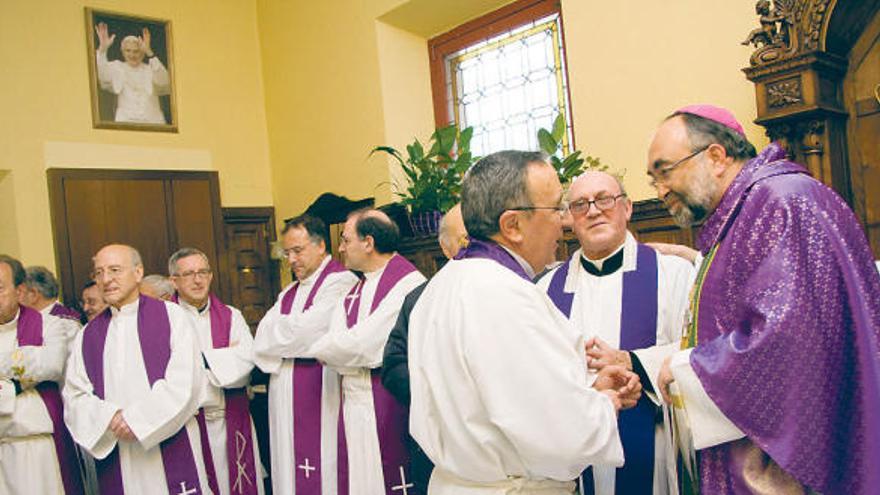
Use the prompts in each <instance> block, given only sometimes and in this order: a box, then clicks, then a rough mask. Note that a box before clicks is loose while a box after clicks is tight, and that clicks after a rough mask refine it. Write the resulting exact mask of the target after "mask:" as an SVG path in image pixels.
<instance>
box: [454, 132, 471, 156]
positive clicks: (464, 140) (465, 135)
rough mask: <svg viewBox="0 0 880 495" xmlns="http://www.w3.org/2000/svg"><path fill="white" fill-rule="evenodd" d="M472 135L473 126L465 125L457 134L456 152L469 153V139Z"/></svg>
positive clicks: (460, 153)
mask: <svg viewBox="0 0 880 495" xmlns="http://www.w3.org/2000/svg"><path fill="white" fill-rule="evenodd" d="M473 137H474V128H473V127H466V128H465V129H464V130H463V131H461V134H459V135H458V154H459V155H462V154H464V153H470V151H471V139H472V138H473Z"/></svg>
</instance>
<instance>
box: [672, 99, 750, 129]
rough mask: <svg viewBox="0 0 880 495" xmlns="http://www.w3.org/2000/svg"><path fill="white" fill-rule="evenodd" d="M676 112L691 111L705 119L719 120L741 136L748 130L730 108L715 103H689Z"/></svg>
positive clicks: (690, 112) (692, 113)
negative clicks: (744, 128) (717, 105)
mask: <svg viewBox="0 0 880 495" xmlns="http://www.w3.org/2000/svg"><path fill="white" fill-rule="evenodd" d="M675 113H689V114H691V115H696V116H699V117H703V118H704V119H709V120H712V121H714V122H718V123H719V124H721V125H723V126H725V127H727V128H730V129H733V130H734V131H736V132H737V133H738V134H739V135H741V136H745V135H746V132H745V131H744V130H743V126H742V125H740V123H739V122H738V121H737V120H736V117H734V116H733V114H732V113H731V112H730V110H727V109H724V108H721V107H716V106H715V105H705V104H702V105H688V106H685V107H681V108H679V109H678V110H676V111H675Z"/></svg>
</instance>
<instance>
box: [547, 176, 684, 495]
mask: <svg viewBox="0 0 880 495" xmlns="http://www.w3.org/2000/svg"><path fill="white" fill-rule="evenodd" d="M568 209H569V212H570V213H571V216H572V231H573V232H574V234H575V236H576V237H577V239H578V242H579V243H580V249H578V250H577V251H575V252H574V254H573V255H572V256H571V257H570V259H568V260H567V261H566V262H565V263H563V264H562V265H560V266H558V267H556V268H554V269H553V270H551V271H549V272H548V273H546V274H545V275H544V276H543V277H542V278H541V279H540V280H539V281H538V286H539V287H540V288H541V289H543V290H544V291H546V292H547V293H548V295H549V296H550V299H551V300H553V303H554V304H556V306H557V307H558V308H559V310H560V311H562V313H563V314H565V315H566V316H567V317H568V318H569V320H570V321H571V322H572V323H573V324H574V326H575V328H576V329H577V330H580V331H581V332H582V333H583V334H584V336H585V337H587V339H588V340H587V344H588V358H589V366H590V368H592V369H601V368H602V367H604V366H607V365H609V364H617V365H622V366H625V367H626V368H627V369H628V370H631V371H634V372H635V373H637V374H638V375H639V378H640V381H641V383H642V384H643V386H644V390H645V392H646V393H645V394H644V395H643V396H642V398H641V399H640V400H639V403H638V404H637V405H636V407H634V408H632V409H630V410H627V411H623V412H622V413H621V414H620V418H619V420H618V427H619V429H620V437H621V443H622V444H623V452H624V457H625V464H624V466H623V467H621V468H617V469H615V468H614V467H613V466H603V465H594V466H592V467H591V469H588V470H587V471H585V472H584V474H583V476H582V483H583V485H584V486H583V488H582V489H581V493H583V494H586V493H595V494H596V495H612V494H615V493H618V494H626V495H651V494H655V495H661V494H666V493H677V492H678V488H677V486H676V485H677V484H676V476H675V455H674V452H675V451H674V449H673V446H672V443H671V441H669V434H670V429H669V426H668V425H665V424H664V421H663V418H664V417H665V415H664V414H663V413H662V412H663V411H662V408H663V407H664V406H663V400H662V397H661V395H660V393H659V392H655V391H657V383H656V379H657V375H658V374H659V372H660V367H661V365H662V364H663V359H664V358H666V356H669V355H671V354H672V353H674V352H675V351H676V350H678V347H679V345H680V342H681V336H682V329H683V328H684V318H685V313H686V310H687V301H688V291H689V290H690V287H691V284H692V283H693V276H694V268H693V265H692V264H691V263H688V262H687V261H685V260H684V259H682V258H679V257H678V256H671V255H663V254H660V253H658V252H656V251H655V250H653V249H652V248H650V247H648V246H647V245H644V244H640V243H638V242H636V240H635V237H633V235H632V234H631V233H630V232H629V231H628V230H627V222H628V221H629V219H630V216H631V215H632V202H631V201H630V200H629V198H628V197H627V195H626V191H625V190H624V188H623V184H622V183H621V181H620V180H619V178H617V177H615V176H612V175H610V174H608V173H605V172H598V171H588V172H586V173H584V174H583V175H581V176H580V177H578V178H577V179H575V180H574V182H572V184H571V187H570V188H569V192H568Z"/></svg>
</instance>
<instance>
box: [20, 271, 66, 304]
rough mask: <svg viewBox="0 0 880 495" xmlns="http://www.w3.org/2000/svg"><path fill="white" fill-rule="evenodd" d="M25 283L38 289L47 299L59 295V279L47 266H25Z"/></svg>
mask: <svg viewBox="0 0 880 495" xmlns="http://www.w3.org/2000/svg"><path fill="white" fill-rule="evenodd" d="M24 271H25V279H24V284H25V285H27V286H28V287H30V288H31V289H36V291H37V292H39V293H40V295H42V296H43V297H45V298H46V299H55V298H57V297H58V279H56V278H55V275H53V274H52V272H50V271H49V269H48V268H46V267H45V266H29V267H27V268H25V270H24Z"/></svg>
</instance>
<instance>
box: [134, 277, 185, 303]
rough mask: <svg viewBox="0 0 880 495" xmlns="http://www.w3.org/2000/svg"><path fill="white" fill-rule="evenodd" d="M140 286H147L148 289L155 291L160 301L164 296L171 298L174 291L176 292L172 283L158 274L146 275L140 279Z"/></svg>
mask: <svg viewBox="0 0 880 495" xmlns="http://www.w3.org/2000/svg"><path fill="white" fill-rule="evenodd" d="M140 285H141V286H144V285H149V286H150V287H153V288H154V289H156V292H157V293H158V296H159V298H160V299H162V298H164V297H165V296H168V297H171V296H172V295H174V291H175V290H176V289H175V288H174V283H173V282H171V280H169V279H168V277H166V276H164V275H158V274H153V275H147V276H146V277H144V278H143V279H141V284H140Z"/></svg>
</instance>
